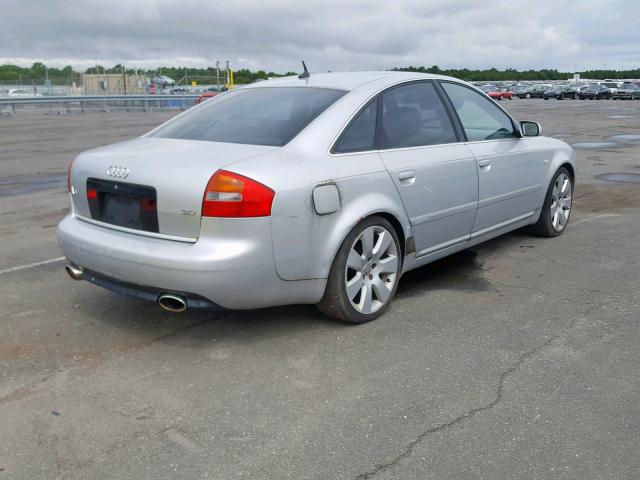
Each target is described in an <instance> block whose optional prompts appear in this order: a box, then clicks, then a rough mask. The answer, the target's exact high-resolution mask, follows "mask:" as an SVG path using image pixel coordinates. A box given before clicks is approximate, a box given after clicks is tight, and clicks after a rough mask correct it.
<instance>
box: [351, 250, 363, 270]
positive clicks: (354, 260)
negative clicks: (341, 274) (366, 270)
mask: <svg viewBox="0 0 640 480" xmlns="http://www.w3.org/2000/svg"><path fill="white" fill-rule="evenodd" d="M363 265H364V260H363V258H362V255H360V254H359V253H358V252H356V251H355V250H354V249H353V248H352V249H351V251H350V252H349V257H348V258H347V267H349V268H353V269H354V270H361V269H362V266H363Z"/></svg>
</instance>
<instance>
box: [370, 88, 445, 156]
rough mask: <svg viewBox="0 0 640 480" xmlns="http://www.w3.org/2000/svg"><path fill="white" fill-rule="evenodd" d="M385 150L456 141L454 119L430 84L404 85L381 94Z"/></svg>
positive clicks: (382, 141)
mask: <svg viewBox="0 0 640 480" xmlns="http://www.w3.org/2000/svg"><path fill="white" fill-rule="evenodd" d="M382 106H383V108H382V110H383V113H382V132H381V143H382V145H381V146H382V148H384V149H387V148H404V147H418V146H425V145H437V144H442V143H453V142H457V141H458V139H457V138H456V134H455V132H454V130H453V126H452V124H451V119H450V118H449V115H448V114H447V111H446V110H445V108H444V105H443V104H442V102H441V101H440V97H439V96H438V94H437V92H436V90H435V88H434V86H433V84H432V83H431V82H420V83H411V84H408V85H403V86H400V87H397V88H394V89H392V90H388V91H386V92H384V93H383V95H382Z"/></svg>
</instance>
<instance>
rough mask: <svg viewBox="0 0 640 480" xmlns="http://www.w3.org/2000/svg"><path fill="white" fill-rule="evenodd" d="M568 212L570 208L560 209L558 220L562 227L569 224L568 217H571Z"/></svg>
mask: <svg viewBox="0 0 640 480" xmlns="http://www.w3.org/2000/svg"><path fill="white" fill-rule="evenodd" d="M568 212H569V210H563V209H560V210H559V211H558V221H559V222H560V226H561V227H564V226H565V225H566V224H567V219H568V217H569V215H568Z"/></svg>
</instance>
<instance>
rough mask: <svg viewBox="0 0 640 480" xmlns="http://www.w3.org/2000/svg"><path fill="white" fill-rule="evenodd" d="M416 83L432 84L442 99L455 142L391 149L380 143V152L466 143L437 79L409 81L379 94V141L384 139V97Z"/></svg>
mask: <svg viewBox="0 0 640 480" xmlns="http://www.w3.org/2000/svg"><path fill="white" fill-rule="evenodd" d="M414 83H430V84H431V85H432V86H433V90H434V91H435V92H436V96H437V98H438V99H440V103H441V104H442V106H443V107H444V110H445V112H446V113H447V117H448V118H449V124H450V125H451V128H452V129H453V134H454V135H455V137H456V140H457V141H455V142H447V143H438V144H433V143H432V144H429V145H412V146H411V147H391V148H382V144H381V143H378V144H377V145H376V147H377V149H378V152H387V151H390V150H405V149H408V148H412V149H413V148H424V147H433V146H435V145H453V144H456V143H460V142H464V141H465V139H464V137H461V136H460V132H459V131H458V130H457V128H456V124H455V122H454V121H453V119H452V118H451V113H450V112H449V109H448V108H447V105H446V103H445V101H444V99H443V98H442V95H440V93H439V92H438V85H437V81H436V80H435V79H424V80H422V79H420V80H409V81H407V82H402V83H398V84H396V85H392V86H390V87H387V88H385V89H384V90H382V91H381V92H379V93H378V96H379V99H378V109H379V110H378V119H379V125H378V127H379V132H378V135H377V138H378V141H379V142H380V141H381V137H382V107H383V104H382V96H383V95H384V94H385V93H387V92H389V91H391V90H395V89H396V88H400V87H405V86H407V85H412V84H414Z"/></svg>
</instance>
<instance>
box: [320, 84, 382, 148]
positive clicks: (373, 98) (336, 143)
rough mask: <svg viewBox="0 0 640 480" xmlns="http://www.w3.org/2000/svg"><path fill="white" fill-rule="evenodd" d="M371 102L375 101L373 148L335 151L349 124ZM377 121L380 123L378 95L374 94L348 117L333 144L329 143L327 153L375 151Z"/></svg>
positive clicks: (351, 123) (376, 144)
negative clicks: (329, 146)
mask: <svg viewBox="0 0 640 480" xmlns="http://www.w3.org/2000/svg"><path fill="white" fill-rule="evenodd" d="M373 102H376V124H375V127H374V132H373V150H372V149H369V150H366V149H365V150H351V151H348V152H338V151H336V147H337V146H338V144H339V143H340V141H341V140H342V138H343V137H344V136H345V134H346V133H347V130H349V127H351V125H353V123H354V122H355V121H356V119H357V118H358V116H360V114H361V113H362V112H364V111H365V110H366V109H367V108H369V106H371V104H372V103H373ZM379 123H380V95H379V94H376V95H375V96H373V97H371V98H369V99H368V100H367V101H366V102H365V104H364V105H363V106H361V107H360V108H359V109H358V110H357V111H356V113H355V115H353V116H352V117H351V118H350V119H349V121H348V122H347V124H346V125H345V126H344V128H343V129H342V130H341V131H340V133H339V134H338V137H337V138H336V140H335V141H334V142H333V145H331V148H330V149H329V153H331V154H332V155H345V154H349V153H362V152H371V151H375V149H376V148H377V146H378V124H379Z"/></svg>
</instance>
